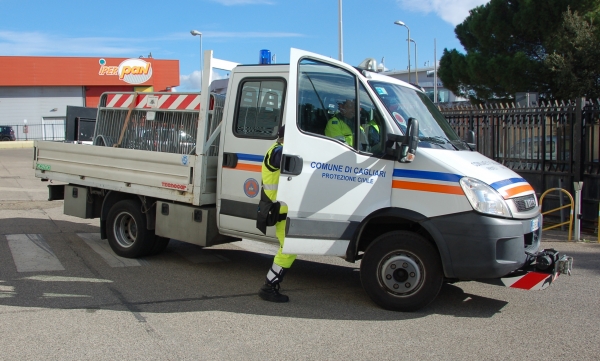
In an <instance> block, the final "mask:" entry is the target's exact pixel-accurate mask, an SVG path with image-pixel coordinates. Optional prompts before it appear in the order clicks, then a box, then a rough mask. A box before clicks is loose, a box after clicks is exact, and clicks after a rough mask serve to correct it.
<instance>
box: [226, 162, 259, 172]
mask: <svg viewBox="0 0 600 361" xmlns="http://www.w3.org/2000/svg"><path fill="white" fill-rule="evenodd" d="M229 169H235V170H246V171H250V172H259V173H260V172H262V165H258V164H247V163H238V164H237V165H236V166H235V168H229Z"/></svg>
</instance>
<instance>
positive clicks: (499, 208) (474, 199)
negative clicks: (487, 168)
mask: <svg viewBox="0 0 600 361" xmlns="http://www.w3.org/2000/svg"><path fill="white" fill-rule="evenodd" d="M460 186H461V187H462V189H463V191H464V192H465V195H466V196H467V199H468V200H469V202H470V203H471V206H473V209H475V210H476V211H477V212H481V213H486V214H492V215H494V216H503V217H512V213H511V212H510V209H508V206H507V205H506V202H505V201H504V199H503V198H502V196H500V193H498V192H497V191H496V190H495V189H494V188H492V187H490V186H489V185H487V184H485V183H483V182H482V181H480V180H478V179H474V178H469V177H463V178H461V180H460Z"/></svg>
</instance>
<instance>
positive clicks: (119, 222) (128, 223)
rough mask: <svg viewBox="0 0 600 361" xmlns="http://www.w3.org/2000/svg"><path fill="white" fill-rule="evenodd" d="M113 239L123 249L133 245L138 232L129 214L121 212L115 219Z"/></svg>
mask: <svg viewBox="0 0 600 361" xmlns="http://www.w3.org/2000/svg"><path fill="white" fill-rule="evenodd" d="M114 232H115V239H116V240H117V243H119V246H121V247H123V248H129V247H131V246H133V244H134V243H135V241H136V239H137V236H138V232H137V223H135V219H134V218H133V217H132V216H131V214H129V213H127V212H121V213H119V215H117V217H116V218H115V227H114Z"/></svg>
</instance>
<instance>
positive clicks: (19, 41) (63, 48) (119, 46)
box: [0, 31, 145, 56]
mask: <svg viewBox="0 0 600 361" xmlns="http://www.w3.org/2000/svg"><path fill="white" fill-rule="evenodd" d="M133 42H135V40H132V39H124V38H102V37H91V38H64V37H60V36H52V35H48V34H45V33H40V32H22V33H21V32H12V31H0V54H2V55H58V54H77V55H79V56H81V55H102V56H107V55H127V56H131V55H132V54H138V53H139V54H140V55H145V53H140V52H142V51H144V50H142V48H137V47H132V46H130V44H131V43H133ZM123 44H128V45H123Z"/></svg>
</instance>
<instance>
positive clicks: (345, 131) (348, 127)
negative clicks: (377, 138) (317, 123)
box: [325, 99, 356, 147]
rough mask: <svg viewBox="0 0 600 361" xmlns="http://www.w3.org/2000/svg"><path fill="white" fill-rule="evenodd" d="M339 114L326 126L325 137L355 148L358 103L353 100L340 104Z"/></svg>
mask: <svg viewBox="0 0 600 361" xmlns="http://www.w3.org/2000/svg"><path fill="white" fill-rule="evenodd" d="M338 106H339V112H338V113H337V114H336V115H335V116H334V117H333V118H331V119H329V121H328V122H327V125H326V126H325V135H326V136H328V137H330V138H334V139H337V140H340V141H342V142H345V143H346V144H348V145H349V146H351V147H352V146H354V132H353V131H352V129H354V125H353V124H354V123H355V115H356V102H355V101H354V100H351V99H347V100H346V101H344V102H342V103H339V104H338Z"/></svg>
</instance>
